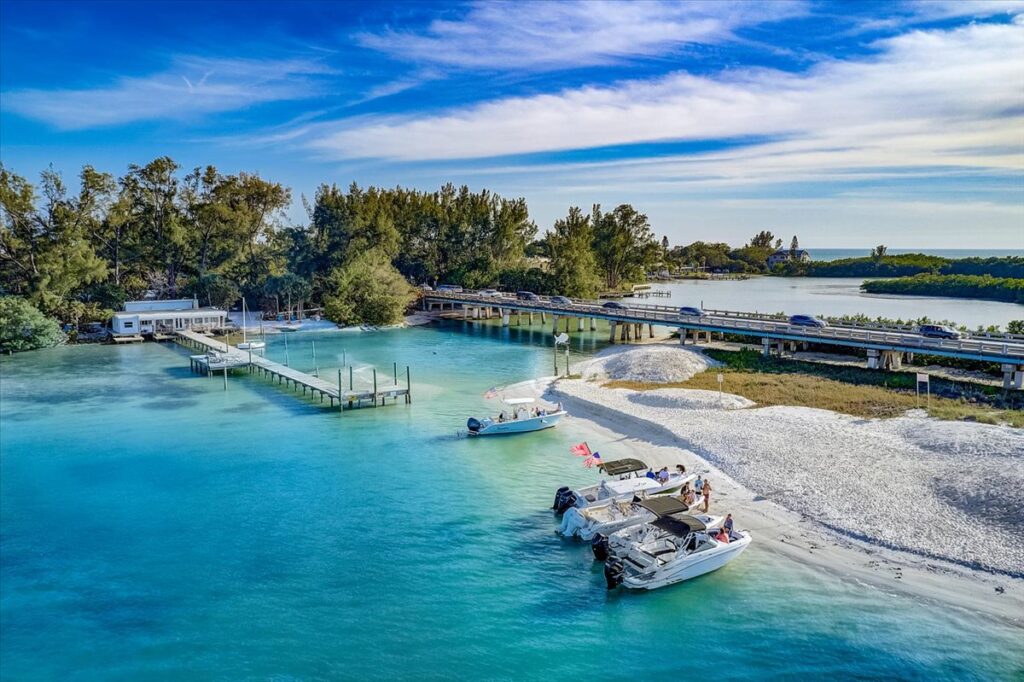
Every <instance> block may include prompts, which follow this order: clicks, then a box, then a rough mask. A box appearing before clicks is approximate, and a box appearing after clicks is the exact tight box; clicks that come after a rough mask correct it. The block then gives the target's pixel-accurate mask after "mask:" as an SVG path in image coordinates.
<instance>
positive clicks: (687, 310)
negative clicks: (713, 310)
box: [679, 305, 704, 317]
mask: <svg viewBox="0 0 1024 682" xmlns="http://www.w3.org/2000/svg"><path fill="white" fill-rule="evenodd" d="M679 314H680V315H683V316H684V317H704V311H703V310H701V309H700V308H696V307H694V306H689V305H684V306H683V307H682V308H680V309H679Z"/></svg>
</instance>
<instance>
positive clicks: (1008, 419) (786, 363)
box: [605, 350, 1024, 427]
mask: <svg viewBox="0 0 1024 682" xmlns="http://www.w3.org/2000/svg"><path fill="white" fill-rule="evenodd" d="M705 352H706V353H707V354H708V355H709V356H711V357H714V358H715V359H716V360H719V361H721V362H723V363H724V364H725V367H722V368H721V369H717V370H714V369H713V370H710V371H707V372H703V373H701V374H698V375H696V376H694V377H693V378H692V379H690V380H689V381H684V382H681V383H675V384H649V383H641V382H634V381H613V382H609V383H607V384H605V385H606V386H608V387H611V388H630V389H633V390H640V391H643V390H651V389H658V388H697V389H705V390H710V391H717V390H718V381H717V378H716V376H715V375H716V374H717V373H718V372H721V373H722V374H723V375H724V376H723V379H724V383H723V386H722V390H724V391H726V392H727V393H734V394H736V395H741V396H743V397H745V398H749V399H750V400H753V401H754V402H755V403H757V404H758V405H759V406H762V407H767V406H771V405H795V406H800V407H817V408H821V409H825V410H833V411H835V412H842V413H844V414H851V415H854V416H858V417H877V418H886V417H896V416H899V415H901V414H903V413H904V412H906V411H907V410H910V409H913V408H915V407H917V406H918V401H917V397H916V396H915V394H914V381H915V377H914V374H912V373H907V372H886V371H881V370H868V369H861V368H857V367H840V366H835V365H825V364H818V363H811V362H800V361H796V360H780V359H778V358H765V357H763V356H761V354H760V353H758V352H756V351H722V350H706V351H705ZM920 405H921V407H924V406H925V398H924V396H922V397H921V401H920ZM1021 407H1022V405H1021V398H1020V396H1019V395H1015V394H1012V393H1011V394H1010V395H1009V396H1007V397H1004V396H1003V395H1002V391H1001V390H999V389H996V388H994V387H991V386H979V385H975V384H964V383H961V382H954V381H948V380H945V379H932V398H931V407H930V409H929V410H928V413H929V414H930V415H931V416H933V417H935V418H937V419H947V420H965V419H967V420H971V421H979V422H983V423H986V424H999V423H1008V424H1011V425H1012V426H1017V427H1024V410H1022V409H1021Z"/></svg>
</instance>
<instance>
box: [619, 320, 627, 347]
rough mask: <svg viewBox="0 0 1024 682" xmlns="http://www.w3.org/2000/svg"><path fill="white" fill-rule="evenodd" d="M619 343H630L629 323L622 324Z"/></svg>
mask: <svg viewBox="0 0 1024 682" xmlns="http://www.w3.org/2000/svg"><path fill="white" fill-rule="evenodd" d="M619 341H623V342H626V343H628V342H629V322H623V323H622V329H620V330H619Z"/></svg>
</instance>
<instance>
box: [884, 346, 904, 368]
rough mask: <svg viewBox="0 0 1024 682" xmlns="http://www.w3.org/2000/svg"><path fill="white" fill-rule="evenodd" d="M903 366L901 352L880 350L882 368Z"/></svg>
mask: <svg viewBox="0 0 1024 682" xmlns="http://www.w3.org/2000/svg"><path fill="white" fill-rule="evenodd" d="M901 367H903V353H902V352H900V351H898V350H886V351H882V368H883V369H900V368H901Z"/></svg>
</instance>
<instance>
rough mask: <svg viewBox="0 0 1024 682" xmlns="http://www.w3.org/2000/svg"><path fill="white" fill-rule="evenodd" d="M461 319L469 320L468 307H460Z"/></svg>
mask: <svg viewBox="0 0 1024 682" xmlns="http://www.w3.org/2000/svg"><path fill="white" fill-rule="evenodd" d="M462 319H464V320H468V319H469V307H468V306H462Z"/></svg>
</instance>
